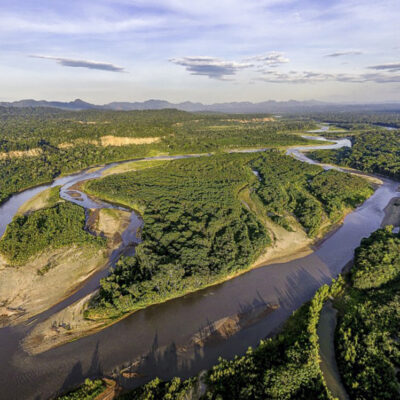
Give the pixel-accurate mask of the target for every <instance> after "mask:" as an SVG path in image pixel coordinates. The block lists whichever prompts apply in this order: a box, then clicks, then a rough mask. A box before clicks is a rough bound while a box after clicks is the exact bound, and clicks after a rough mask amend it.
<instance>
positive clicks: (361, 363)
mask: <svg viewBox="0 0 400 400" xmlns="http://www.w3.org/2000/svg"><path fill="white" fill-rule="evenodd" d="M391 228H392V227H390V226H388V227H386V228H385V229H381V230H378V231H377V232H375V233H373V234H372V235H371V236H370V237H369V238H368V239H364V240H363V241H362V243H361V246H360V247H359V249H358V250H357V251H356V253H355V260H354V267H353V269H352V273H351V286H350V287H349V288H348V290H347V291H346V295H345V296H344V297H343V299H342V300H341V302H340V303H339V306H340V307H339V308H340V318H339V322H338V327H337V332H336V351H337V353H336V356H337V359H338V363H339V368H340V372H341V375H342V377H343V380H344V383H345V385H346V387H347V390H348V393H349V394H350V397H351V398H352V399H357V400H370V399H371V400H373V399H388V400H389V399H390V400H395V399H400V394H399V391H400V382H399V373H398V371H399V367H400V344H399V338H398V334H399V329H400V280H399V276H400V275H399V273H400V267H399V252H400V238H399V236H398V235H397V234H393V233H392V232H391Z"/></svg>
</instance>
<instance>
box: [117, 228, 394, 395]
mask: <svg viewBox="0 0 400 400" xmlns="http://www.w3.org/2000/svg"><path fill="white" fill-rule="evenodd" d="M399 247H400V238H399V235H398V234H394V233H392V227H391V226H388V227H386V228H384V229H379V230H378V231H376V232H374V233H373V234H372V235H371V236H370V237H369V238H367V239H364V240H363V241H362V243H361V245H360V247H359V248H358V249H356V251H355V260H354V266H353V267H352V269H351V271H350V273H349V274H348V275H347V276H346V278H345V279H344V278H343V277H341V276H339V278H338V279H337V280H336V281H333V283H332V284H331V286H327V285H324V286H322V287H321V288H320V289H319V290H318V291H317V293H316V294H315V296H314V297H313V299H312V300H311V301H310V302H308V303H306V304H304V305H303V306H302V307H300V309H299V310H297V311H296V312H295V313H294V314H293V316H292V317H290V318H289V320H288V321H287V322H286V323H285V325H284V326H283V328H282V330H281V331H280V333H279V334H277V335H276V336H275V337H274V338H272V339H267V340H263V341H261V343H260V345H259V346H258V347H257V348H255V349H251V348H250V349H249V350H248V351H247V353H246V354H245V355H243V356H240V357H239V356H237V357H235V358H234V359H233V360H231V361H227V360H223V359H220V361H219V363H218V364H217V365H216V366H214V367H213V368H211V369H210V370H209V371H208V372H207V373H206V375H205V376H204V377H202V378H201V379H202V380H203V382H204V383H205V384H206V390H205V393H204V394H203V396H202V397H201V398H202V399H204V400H207V399H210V400H211V399H212V400H214V399H221V400H222V399H238V400H241V399H249V400H250V399H270V400H289V399H293V400H300V399H332V395H331V394H330V392H329V389H328V388H327V386H326V383H325V380H324V376H323V374H322V372H321V370H320V367H319V362H320V360H319V346H318V336H317V330H316V328H317V325H318V322H319V316H320V312H321V310H322V306H323V304H324V303H325V301H327V300H328V299H330V300H332V299H334V305H335V307H336V308H338V309H339V317H338V325H337V327H336V338H335V347H336V357H337V359H338V363H339V368H340V373H341V376H342V378H343V381H344V384H345V385H346V388H347V392H348V394H349V396H350V398H351V399H357V400H376V399H388V400H389V399H393V400H395V399H399V398H400V394H399V390H400V383H399V375H398V372H397V371H398V368H399V366H400V348H399V347H400V346H399V341H398V331H399V328H400V294H399V293H400V292H399V289H400V280H399V273H397V275H395V274H393V275H391V277H390V278H389V279H385V280H382V279H381V275H382V269H383V267H382V262H383V263H384V264H385V265H390V264H391V263H398V255H399ZM390 260H391V261H390ZM360 271H361V273H360ZM399 272H400V271H399ZM366 276H368V282H370V283H369V284H368V285H365V284H364V280H365V278H366ZM374 278H375V283H372V282H374ZM198 391H199V378H198V377H194V378H191V379H188V380H181V379H179V378H174V379H172V380H171V381H162V380H160V379H154V380H152V381H151V382H149V383H148V384H146V385H144V386H141V387H139V388H137V389H135V390H133V391H131V392H129V393H126V394H124V395H122V396H121V397H120V399H121V400H148V399H152V400H153V399H154V400H158V399H160V400H181V399H185V398H189V399H190V398H198V397H196V396H197V393H198Z"/></svg>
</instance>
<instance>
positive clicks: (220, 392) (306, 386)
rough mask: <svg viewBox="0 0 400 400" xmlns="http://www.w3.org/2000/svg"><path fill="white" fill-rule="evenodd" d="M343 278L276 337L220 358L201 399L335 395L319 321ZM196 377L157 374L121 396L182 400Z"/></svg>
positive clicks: (297, 398)
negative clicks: (326, 375) (322, 355)
mask: <svg viewBox="0 0 400 400" xmlns="http://www.w3.org/2000/svg"><path fill="white" fill-rule="evenodd" d="M343 283H344V282H343V279H342V278H339V279H338V280H337V281H333V283H332V285H331V286H327V285H324V286H322V287H321V288H320V289H319V290H318V291H317V293H316V294H315V296H314V298H313V299H312V300H311V301H310V302H308V303H306V304H304V305H303V306H302V307H301V308H300V309H299V310H297V311H296V312H295V313H294V315H293V316H292V317H290V318H289V320H288V321H287V322H286V324H285V326H284V327H283V329H282V331H281V333H280V334H278V335H277V336H276V337H274V338H273V339H267V340H263V341H261V343H260V345H259V346H258V347H257V348H256V349H254V350H253V349H251V348H249V350H248V351H247V353H246V354H245V355H244V356H241V357H235V359H234V360H232V361H227V360H222V359H220V361H219V363H218V364H217V365H216V366H214V367H213V368H212V369H211V370H210V371H208V373H207V374H206V377H205V383H206V385H207V389H206V393H205V394H204V395H203V397H202V399H204V400H207V399H210V400H211V399H221V400H222V399H235V400H246V399H248V400H257V399H260V400H261V399H271V400H291V399H292V400H301V399H304V400H306V399H307V400H309V399H321V400H322V399H332V396H331V394H330V393H329V391H328V389H327V387H326V385H325V382H324V379H323V375H322V372H321V369H320V367H319V347H318V337H317V325H318V321H319V315H320V312H321V309H322V306H323V305H324V302H325V301H326V300H327V299H328V298H330V297H332V296H333V297H335V296H338V295H339V294H340V293H341V292H342V290H343ZM197 380H198V378H192V379H189V380H187V381H181V380H180V379H179V378H174V379H173V380H171V381H169V382H163V381H160V380H159V379H155V380H153V381H151V382H150V383H148V384H147V385H144V386H142V387H140V388H138V389H136V390H134V391H133V392H131V393H129V394H126V395H124V396H122V398H121V399H123V400H144V399H160V400H181V399H185V398H187V397H185V396H189V395H190V394H192V393H193V392H195V393H196V391H195V388H196V386H197ZM189 398H190V397H189Z"/></svg>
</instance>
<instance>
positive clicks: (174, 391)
mask: <svg viewBox="0 0 400 400" xmlns="http://www.w3.org/2000/svg"><path fill="white" fill-rule="evenodd" d="M197 384H198V380H197V378H191V379H187V380H184V381H182V380H181V379H180V378H173V379H171V381H167V382H165V381H162V380H161V379H158V378H156V379H153V380H152V381H151V382H149V383H148V384H146V385H143V386H141V387H139V388H138V389H136V390H134V391H133V392H130V393H126V394H124V395H122V396H119V397H118V400H185V399H191V398H192V397H191V396H192V395H193V394H194V393H196V391H197Z"/></svg>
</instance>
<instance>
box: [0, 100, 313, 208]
mask: <svg viewBox="0 0 400 400" xmlns="http://www.w3.org/2000/svg"><path fill="white" fill-rule="evenodd" d="M314 126H315V125H314V123H312V122H308V121H297V120H292V119H291V120H284V121H281V120H279V121H278V122H277V121H273V120H272V119H271V120H269V121H267V122H263V121H262V118H260V116H240V115H239V116H237V115H235V116H234V118H233V117H232V116H229V115H223V114H214V115H208V114H192V113H186V112H183V111H177V110H159V111H131V112H121V111H104V110H102V111H96V110H89V111H80V112H76V111H74V112H71V111H61V110H55V109H46V108H12V107H10V108H6V107H0V132H1V137H0V180H1V182H2V185H1V186H0V203H1V202H2V201H4V200H5V199H6V198H7V197H9V196H10V195H11V194H13V193H15V192H18V191H20V190H23V189H26V188H29V187H32V186H35V185H38V184H42V183H45V182H48V181H51V180H53V179H54V178H55V177H57V176H59V175H60V174H67V173H71V172H75V171H78V170H81V169H84V168H87V167H90V166H94V165H99V164H104V163H110V162H113V161H120V160H126V159H132V158H139V157H145V156H154V155H159V154H183V153H206V152H218V151H222V150H229V149H235V148H236V149H237V148H241V147H255V146H257V147H279V146H288V145H295V144H305V143H308V142H309V141H308V140H306V139H303V138H302V137H301V136H299V135H295V134H294V133H298V132H304V131H306V130H308V129H310V128H313V127H314ZM104 138H105V139H107V140H105V141H103V139H104ZM118 138H123V140H122V141H118ZM143 138H144V139H145V140H143Z"/></svg>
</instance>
